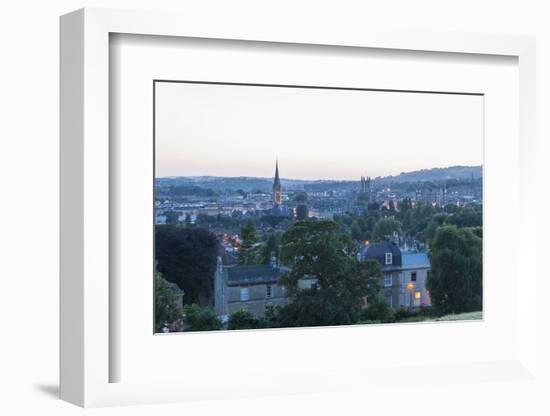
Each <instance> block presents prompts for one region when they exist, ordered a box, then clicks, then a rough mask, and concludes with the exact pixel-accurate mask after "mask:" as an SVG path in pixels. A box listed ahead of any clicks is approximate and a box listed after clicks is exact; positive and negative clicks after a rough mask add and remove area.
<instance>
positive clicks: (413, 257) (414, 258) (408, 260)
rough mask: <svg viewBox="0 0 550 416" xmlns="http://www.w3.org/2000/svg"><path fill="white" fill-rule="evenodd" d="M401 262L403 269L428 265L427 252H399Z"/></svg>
mask: <svg viewBox="0 0 550 416" xmlns="http://www.w3.org/2000/svg"><path fill="white" fill-rule="evenodd" d="M401 263H402V264H403V268H404V269H421V268H426V267H430V259H429V257H428V253H416V252H413V253H401Z"/></svg>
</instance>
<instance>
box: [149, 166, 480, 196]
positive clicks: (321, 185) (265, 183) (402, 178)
mask: <svg viewBox="0 0 550 416" xmlns="http://www.w3.org/2000/svg"><path fill="white" fill-rule="evenodd" d="M481 176H482V167H481V166H451V167H448V168H432V169H422V170H417V171H413V172H403V173H400V174H399V175H395V176H384V177H377V178H373V183H374V185H383V184H386V183H407V182H441V181H446V180H453V179H471V178H474V179H478V178H481ZM357 182H359V178H357V181H342V180H302V179H285V178H281V184H282V186H283V189H287V190H301V189H306V190H322V189H325V188H328V187H330V188H332V189H334V188H338V189H342V190H343V189H354V188H355V187H356V186H357ZM156 183H157V185H158V186H161V187H165V186H181V187H188V186H193V187H200V188H207V189H212V190H214V191H223V190H235V191H236V190H239V189H242V190H243V191H246V192H253V191H263V192H269V191H271V187H272V185H273V178H259V177H248V176H238V177H220V176H177V177H162V178H157V179H156Z"/></svg>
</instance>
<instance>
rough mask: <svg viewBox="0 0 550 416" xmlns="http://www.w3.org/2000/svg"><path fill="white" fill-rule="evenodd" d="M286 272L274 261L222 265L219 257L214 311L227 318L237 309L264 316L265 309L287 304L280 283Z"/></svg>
mask: <svg viewBox="0 0 550 416" xmlns="http://www.w3.org/2000/svg"><path fill="white" fill-rule="evenodd" d="M285 271H286V269H283V268H282V267H279V266H278V265H277V263H276V261H275V260H272V262H271V264H257V265H250V266H225V265H224V264H223V262H222V259H221V257H218V265H217V268H216V274H215V278H214V309H215V310H216V313H217V314H218V315H219V316H222V317H227V316H228V315H230V314H231V313H233V312H235V311H238V310H240V309H246V310H248V311H250V312H252V313H253V314H256V315H263V314H264V312H265V309H266V307H268V306H282V305H285V304H286V303H287V297H286V293H285V289H284V287H283V286H282V285H280V284H279V280H280V278H281V276H282V275H283V273H284V272H285Z"/></svg>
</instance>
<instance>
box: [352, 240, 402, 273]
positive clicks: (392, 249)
mask: <svg viewBox="0 0 550 416" xmlns="http://www.w3.org/2000/svg"><path fill="white" fill-rule="evenodd" d="M386 253H392V264H391V265H389V264H386ZM361 256H362V258H363V260H376V261H378V263H380V266H382V268H383V269H388V268H396V267H401V250H399V247H397V245H395V244H393V243H390V242H389V241H379V242H376V243H372V244H369V245H368V246H366V247H364V248H363V250H362V252H361Z"/></svg>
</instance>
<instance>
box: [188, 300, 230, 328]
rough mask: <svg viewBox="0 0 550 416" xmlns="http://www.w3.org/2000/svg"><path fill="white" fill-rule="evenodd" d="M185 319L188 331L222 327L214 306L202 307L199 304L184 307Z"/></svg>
mask: <svg viewBox="0 0 550 416" xmlns="http://www.w3.org/2000/svg"><path fill="white" fill-rule="evenodd" d="M183 321H184V323H185V325H186V328H185V330H186V331H212V330H217V329H221V328H222V323H221V321H220V320H219V319H218V317H217V316H216V313H215V312H214V310H213V309H212V308H208V307H206V308H201V307H200V306H199V305H197V304H192V305H185V306H184V307H183Z"/></svg>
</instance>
